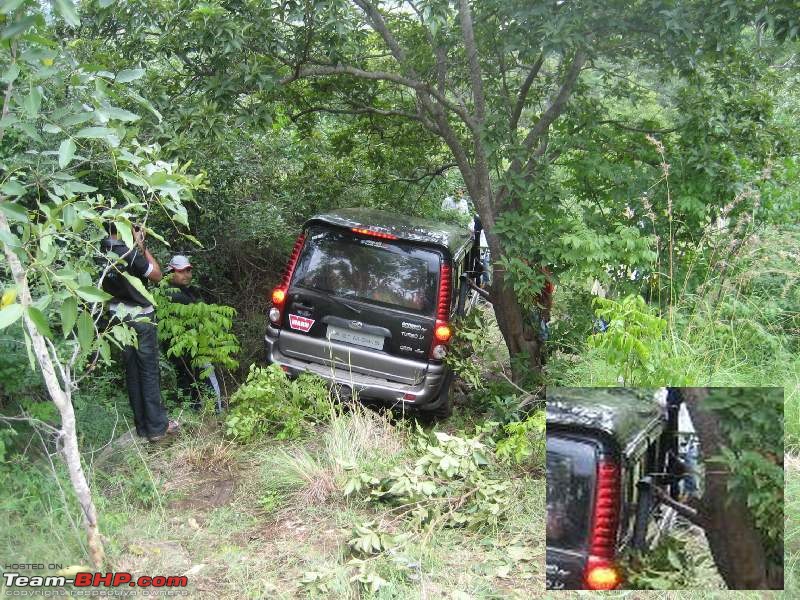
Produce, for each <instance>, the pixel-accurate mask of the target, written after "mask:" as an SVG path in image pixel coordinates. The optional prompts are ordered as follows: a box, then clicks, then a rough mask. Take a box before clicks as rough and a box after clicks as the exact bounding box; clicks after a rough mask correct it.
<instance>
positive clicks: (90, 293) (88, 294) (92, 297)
mask: <svg viewBox="0 0 800 600" xmlns="http://www.w3.org/2000/svg"><path fill="white" fill-rule="evenodd" d="M75 292H76V293H77V294H78V295H79V296H80V297H81V298H83V299H84V300H86V301H87V302H105V301H106V300H110V299H111V294H107V293H106V292H104V291H103V290H101V289H99V288H96V287H92V286H87V285H84V286H81V287H79V288H78V289H77V290H75Z"/></svg>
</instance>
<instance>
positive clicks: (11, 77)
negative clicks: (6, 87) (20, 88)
mask: <svg viewBox="0 0 800 600" xmlns="http://www.w3.org/2000/svg"><path fill="white" fill-rule="evenodd" d="M18 75H19V65H17V63H11V66H10V67H8V70H7V71H6V72H5V73H4V74H3V77H2V79H0V81H2V82H3V83H14V81H16V79H17V76H18Z"/></svg>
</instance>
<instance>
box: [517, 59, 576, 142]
mask: <svg viewBox="0 0 800 600" xmlns="http://www.w3.org/2000/svg"><path fill="white" fill-rule="evenodd" d="M585 62H586V54H585V52H584V51H583V50H578V51H577V52H575V56H574V58H573V59H572V64H570V66H569V69H568V70H567V75H566V77H565V78H564V83H563V84H561V88H560V89H559V90H558V94H556V97H555V98H554V99H553V101H552V102H551V103H550V106H549V107H547V110H546V111H544V113H543V114H542V116H541V117H540V118H539V120H538V121H537V122H536V125H534V126H533V128H532V129H531V130H530V131H529V132H528V135H527V136H525V141H524V142H522V145H523V147H524V148H525V149H526V150H528V151H530V149H531V148H532V147H533V145H534V144H535V143H536V142H537V140H538V139H539V138H540V137H541V136H542V134H544V133H545V132H546V131H547V130H548V129H549V128H550V125H552V123H553V121H555V120H556V119H557V118H558V117H559V116H560V115H561V113H562V112H564V109H565V108H566V106H567V101H568V100H569V97H570V95H571V94H572V90H573V88H574V87H575V83H576V82H577V81H578V75H580V72H581V69H582V68H583V64H584V63H585Z"/></svg>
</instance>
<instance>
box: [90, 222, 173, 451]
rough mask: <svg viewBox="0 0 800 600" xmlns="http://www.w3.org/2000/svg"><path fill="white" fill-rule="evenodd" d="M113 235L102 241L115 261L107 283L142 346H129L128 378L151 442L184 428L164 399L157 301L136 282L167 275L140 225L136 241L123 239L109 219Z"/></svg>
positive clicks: (139, 422)
mask: <svg viewBox="0 0 800 600" xmlns="http://www.w3.org/2000/svg"><path fill="white" fill-rule="evenodd" d="M105 229H106V233H107V234H108V237H106V238H105V239H103V241H102V242H101V243H100V249H101V251H102V252H103V253H104V254H106V255H108V259H109V261H110V262H111V263H112V266H110V267H109V268H108V269H107V271H106V273H105V275H104V277H103V281H102V288H103V290H104V291H105V292H107V293H108V294H110V295H111V296H112V298H111V302H110V304H109V310H110V311H111V314H112V316H113V318H114V319H117V320H118V321H120V322H122V323H125V324H126V325H128V326H129V327H130V328H132V329H133V330H134V332H135V333H136V338H137V345H136V346H132V345H131V346H125V348H123V356H124V360H125V383H126V385H127V388H128V401H129V402H130V405H131V409H132V410H133V421H134V424H135V426H136V433H137V434H138V435H139V436H141V437H146V438H147V439H148V440H150V441H151V442H155V441H158V440H161V439H163V438H164V437H165V436H166V434H168V433H175V432H176V431H177V430H178V423H177V422H176V421H170V420H169V417H168V416H167V409H166V408H165V407H164V404H163V403H162V401H161V372H160V370H159V365H158V336H157V333H156V325H155V314H154V308H153V305H152V304H151V303H150V301H149V300H148V299H147V298H145V296H144V295H143V294H142V293H141V292H140V291H139V290H138V289H137V286H136V285H134V283H133V280H134V278H136V279H138V280H139V281H140V282H141V284H142V285H143V286H144V285H146V283H147V282H148V281H152V282H155V283H157V282H159V281H161V277H162V275H161V267H160V266H159V264H158V261H156V259H155V258H153V255H152V254H150V251H149V250H148V249H147V248H146V247H145V244H144V240H145V233H144V230H143V229H141V228H138V227H136V228H134V241H135V247H134V248H128V246H127V245H126V244H125V242H123V241H122V240H120V239H119V237H118V232H117V228H116V226H115V225H114V224H113V223H110V222H107V223H105Z"/></svg>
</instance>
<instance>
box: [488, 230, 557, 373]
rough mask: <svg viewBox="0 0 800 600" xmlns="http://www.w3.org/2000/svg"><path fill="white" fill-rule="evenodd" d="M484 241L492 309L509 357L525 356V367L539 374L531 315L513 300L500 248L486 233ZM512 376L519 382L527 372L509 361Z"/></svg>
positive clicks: (536, 335)
mask: <svg viewBox="0 0 800 600" xmlns="http://www.w3.org/2000/svg"><path fill="white" fill-rule="evenodd" d="M487 241H488V242H489V248H490V250H491V252H492V262H493V268H492V288H491V294H492V306H493V307H494V314H495V317H496V318H497V325H498V326H499V327H500V332H501V333H502V334H503V339H504V340H505V343H506V347H507V348H508V354H509V356H510V357H511V358H512V359H514V357H516V356H519V355H521V354H524V355H526V357H527V358H526V359H525V363H524V364H525V365H526V366H527V369H530V370H531V371H532V372H533V373H534V375H539V374H540V373H541V371H542V364H543V361H542V342H541V340H540V339H539V331H538V323H534V322H533V317H532V315H526V314H525V311H524V310H523V307H522V306H521V305H520V303H519V302H518V301H517V295H516V294H515V293H514V289H513V287H512V286H511V283H510V282H509V281H508V279H507V278H506V276H505V275H506V274H505V270H504V269H503V267H502V265H501V264H500V259H501V258H502V248H501V246H500V243H499V241H498V240H497V238H496V236H495V235H494V234H492V233H491V232H490V233H489V234H487ZM511 365H512V376H513V379H514V380H515V381H519V380H520V379H522V376H523V375H524V374H525V371H526V370H527V369H525V368H523V367H522V365H520V364H518V363H517V364H516V365H515V361H513V362H512V364H511Z"/></svg>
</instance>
